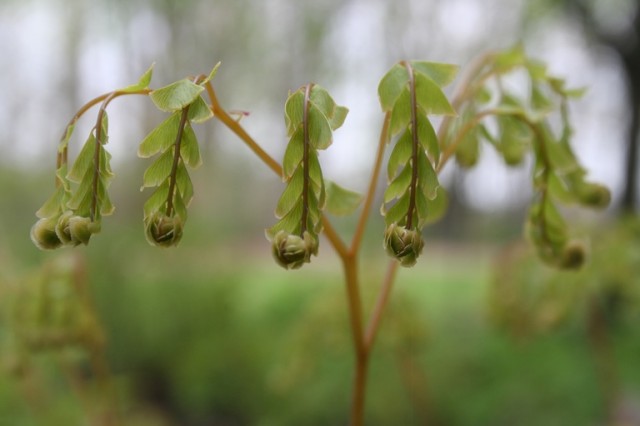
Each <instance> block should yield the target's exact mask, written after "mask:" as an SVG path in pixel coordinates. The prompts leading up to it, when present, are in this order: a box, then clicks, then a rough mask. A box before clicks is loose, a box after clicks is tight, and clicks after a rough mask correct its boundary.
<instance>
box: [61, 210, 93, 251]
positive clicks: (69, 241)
mask: <svg viewBox="0 0 640 426" xmlns="http://www.w3.org/2000/svg"><path fill="white" fill-rule="evenodd" d="M98 232H100V225H99V224H98V223H97V222H92V221H91V219H90V218H88V217H82V216H77V215H74V214H73V212H72V211H70V210H69V211H66V212H65V213H64V214H63V215H62V216H60V218H59V219H58V223H57V225H56V235H57V236H58V238H59V239H60V241H62V243H63V244H65V245H72V246H77V245H79V244H84V245H87V244H88V243H89V239H90V238H91V235H92V234H97V233H98Z"/></svg>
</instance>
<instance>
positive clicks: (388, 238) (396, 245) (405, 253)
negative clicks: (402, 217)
mask: <svg viewBox="0 0 640 426" xmlns="http://www.w3.org/2000/svg"><path fill="white" fill-rule="evenodd" d="M423 246H424V242H423V241H422V235H421V234H420V232H419V231H418V230H415V229H406V228H405V227H403V226H398V225H397V224H395V223H392V224H391V225H389V226H388V227H387V230H386V231H385V233H384V248H385V250H386V251H387V253H388V254H389V256H392V257H395V258H396V259H398V260H399V261H400V264H401V265H402V266H407V267H409V266H413V265H415V264H416V261H417V259H418V256H420V253H421V252H422V247H423Z"/></svg>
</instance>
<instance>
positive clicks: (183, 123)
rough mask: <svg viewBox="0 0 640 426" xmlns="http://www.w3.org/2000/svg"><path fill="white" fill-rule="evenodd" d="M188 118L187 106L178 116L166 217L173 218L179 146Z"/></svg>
mask: <svg viewBox="0 0 640 426" xmlns="http://www.w3.org/2000/svg"><path fill="white" fill-rule="evenodd" d="M188 116H189V105H187V106H186V107H184V108H183V109H182V114H181V115H180V124H179V125H178V134H177V135H176V141H175V142H174V144H173V146H174V148H173V149H174V151H173V164H172V165H171V174H170V175H169V193H168V195H167V216H168V217H171V216H173V195H174V193H175V191H176V180H177V174H178V164H180V145H181V144H182V136H183V134H184V127H185V126H186V125H187V118H188Z"/></svg>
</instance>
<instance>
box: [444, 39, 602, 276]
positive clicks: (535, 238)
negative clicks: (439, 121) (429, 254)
mask: <svg viewBox="0 0 640 426" xmlns="http://www.w3.org/2000/svg"><path fill="white" fill-rule="evenodd" d="M475 71H476V72H474V73H473V75H472V76H471V77H470V80H469V81H468V82H467V85H466V91H464V92H463V94H462V95H461V96H459V97H458V98H457V100H456V101H457V104H458V110H459V114H460V117H461V118H462V120H459V121H458V122H453V123H452V124H451V125H450V126H449V128H448V129H447V133H446V134H445V139H444V140H443V141H441V144H442V145H443V147H444V148H443V149H444V150H446V151H448V152H454V153H455V156H456V160H457V162H458V164H459V165H460V166H462V167H471V166H474V165H475V164H476V163H477V161H478V157H479V153H480V149H479V148H480V142H481V141H483V140H484V141H486V142H488V143H489V144H491V145H492V146H493V147H494V148H495V149H496V151H497V152H498V153H499V154H500V155H501V156H502V158H503V159H504V161H505V163H506V164H507V165H509V166H515V165H520V164H522V163H523V162H524V160H525V158H526V157H527V154H528V153H531V154H532V155H533V157H534V167H533V173H532V184H533V188H534V190H535V192H536V194H535V198H534V200H533V203H532V205H531V207H530V209H529V214H528V219H527V223H526V227H525V229H526V234H527V236H528V238H529V239H530V240H531V242H532V243H533V244H534V245H535V246H536V248H537V251H538V254H539V255H540V258H541V259H543V260H544V261H545V262H547V263H549V264H553V265H555V266H558V267H563V268H577V267H580V266H581V265H582V263H583V261H584V259H585V251H584V249H583V248H582V245H581V244H580V243H578V242H575V241H572V240H571V238H570V236H569V231H568V227H567V225H566V222H565V221H564V219H563V218H562V216H561V215H560V213H559V211H558V207H557V204H558V203H565V204H567V203H576V204H580V205H583V206H587V207H598V208H602V207H606V206H607V205H608V204H609V201H610V195H609V191H608V190H607V189H606V188H604V187H603V186H601V185H598V184H594V183H591V182H588V181H586V179H585V178H586V171H585V170H584V168H582V166H580V164H579V163H578V160H577V158H576V156H575V155H574V153H573V151H572V149H571V146H570V143H569V140H570V137H571V134H572V130H571V126H570V122H569V114H568V102H569V100H570V99H572V98H576V97H579V96H580V95H581V94H582V93H583V90H581V89H578V90H573V89H566V87H565V82H564V80H562V79H559V78H557V77H554V76H551V75H549V74H548V73H547V70H546V67H545V65H544V64H541V63H540V62H538V61H535V60H532V59H530V58H528V57H527V56H526V54H525V53H524V51H523V50H522V48H521V47H520V46H517V47H515V48H513V49H510V50H506V51H504V52H500V53H496V54H492V55H488V56H487V57H486V58H485V61H484V62H483V63H482V64H481V66H480V67H479V68H478V69H477V70H475ZM516 72H520V73H521V74H522V75H525V76H526V77H527V78H528V80H529V86H530V93H529V96H528V98H522V97H519V96H517V95H516V94H515V93H512V92H510V91H509V90H508V89H507V88H506V85H505V84H503V80H504V79H505V78H508V76H509V75H511V74H513V73H516ZM490 120H494V122H493V124H497V126H493V127H494V128H496V129H497V131H496V133H495V134H493V133H492V132H491V131H490V130H489V124H490ZM555 122H559V123H560V129H559V131H558V132H554V131H553V130H552V129H553V125H552V123H555Z"/></svg>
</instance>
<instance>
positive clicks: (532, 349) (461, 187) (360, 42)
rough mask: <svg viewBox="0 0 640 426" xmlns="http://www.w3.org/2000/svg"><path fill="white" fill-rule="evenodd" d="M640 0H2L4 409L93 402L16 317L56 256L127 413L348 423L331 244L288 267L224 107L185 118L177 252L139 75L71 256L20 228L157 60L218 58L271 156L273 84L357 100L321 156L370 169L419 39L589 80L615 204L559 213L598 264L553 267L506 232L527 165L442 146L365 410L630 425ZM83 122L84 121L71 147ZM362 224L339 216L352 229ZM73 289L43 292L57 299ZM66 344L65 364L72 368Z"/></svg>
mask: <svg viewBox="0 0 640 426" xmlns="http://www.w3.org/2000/svg"><path fill="white" fill-rule="evenodd" d="M639 8H640V6H639V4H638V2H636V1H634V0H555V1H552V0H549V1H547V0H539V1H525V0H486V1H482V2H478V1H475V0H394V1H388V0H341V1H338V0H322V1H315V2H306V1H293V0H265V1H256V0H235V1H230V0H229V1H223V0H218V1H216V0H214V1H204V0H183V1H180V2H174V1H170V0H155V1H154V0H148V1H141V0H134V1H131V0H127V1H124V0H110V1H106V0H105V1H99V0H92V1H84V0H46V1H45V0H21V1H15V0H2V1H0V51H1V52H2V54H3V60H2V61H1V62H0V85H1V86H0V89H1V93H2V98H1V101H0V149H1V150H2V155H0V194H1V195H2V203H1V204H0V235H1V237H0V285H1V286H0V313H1V314H2V315H1V316H0V321H2V322H0V343H2V346H1V347H0V356H1V357H2V360H3V371H2V374H3V376H2V377H3V378H5V377H6V378H7V380H2V381H0V424H11V425H43V424H47V425H49V424H51V425H57V424H64V425H68V424H88V423H86V422H87V420H86V416H87V414H86V409H85V407H86V405H87V403H86V401H84V402H83V401H82V399H83V398H82V397H79V395H80V396H81V395H82V394H83V392H82V391H80V392H78V389H77V386H76V388H75V391H74V385H73V383H75V382H78V381H80V382H84V381H87V380H86V378H87V376H88V375H90V374H91V373H90V372H89V370H90V368H88V367H86V365H85V364H87V363H88V362H90V359H89V360H87V359H85V358H83V356H82V355H81V354H79V353H78V351H74V350H73V349H71V350H70V351H69V350H67V349H65V351H63V352H64V353H61V351H59V350H45V351H42V350H40V349H42V348H39V349H38V350H36V351H33V350H30V349H29V350H27V349H25V348H24V347H22V344H21V342H20V339H19V338H18V337H16V335H19V334H20V333H19V332H16V330H17V329H19V328H20V324H21V322H20V321H21V320H18V319H19V318H21V316H20V309H21V308H20V306H22V305H24V303H27V304H28V302H25V300H27V301H28V300H30V299H29V298H30V297H31V298H33V297H35V296H33V294H34V292H35V293H37V294H40V293H38V291H41V290H38V289H41V288H43V287H42V286H45V287H46V283H47V282H49V281H50V280H51V279H52V278H51V277H55V282H56V283H57V284H55V286H59V287H60V288H66V287H65V286H70V287H69V288H75V287H74V285H75V286H76V287H77V285H78V282H81V283H84V284H82V285H86V286H87V287H88V294H90V297H89V298H88V299H91V301H92V302H91V303H90V304H89V305H90V312H92V313H91V315H94V314H95V318H96V321H98V322H99V323H100V324H101V327H102V330H103V333H104V335H105V336H106V342H107V343H106V354H107V361H108V364H109V365H110V369H111V376H112V377H113V380H112V382H113V383H112V387H113V388H115V389H116V391H117V392H116V394H117V397H116V399H117V405H118V407H119V410H120V411H121V412H123V413H125V414H126V416H125V417H126V422H125V424H131V425H147V424H149V425H165V424H166V425H245V424H252V425H254V424H259V425H285V424H292V425H294V424H296V425H297V424H305V425H306V424H309V425H312V424H318V425H326V424H345V423H346V419H347V413H348V406H349V394H350V387H351V371H352V354H351V347H350V340H349V330H348V328H347V316H346V315H347V314H346V303H345V301H344V289H343V287H342V281H341V275H340V273H341V270H340V267H339V263H338V260H337V258H336V256H335V255H334V254H333V253H332V252H331V250H330V249H329V248H328V247H327V245H326V244H324V245H323V246H322V247H321V251H320V256H319V258H318V259H314V261H313V263H312V264H311V265H309V266H308V267H305V268H304V270H302V271H296V272H294V273H285V271H284V270H281V268H279V267H277V266H276V265H275V264H274V262H273V261H272V259H271V254H270V246H269V242H268V241H267V240H266V239H265V238H264V229H265V228H267V227H269V226H271V225H272V224H273V223H274V217H273V209H274V207H275V204H276V202H277V196H276V194H279V193H280V191H281V189H282V183H281V182H280V180H279V179H278V178H277V177H275V176H273V175H272V174H271V173H270V171H269V170H268V169H267V168H266V167H264V166H263V165H262V164H261V163H260V162H259V161H258V160H257V159H256V158H254V157H253V155H252V154H251V153H250V152H249V151H248V150H247V149H246V148H245V147H244V146H243V145H242V144H241V143H240V142H239V140H237V139H236V138H235V137H234V136H233V135H232V134H231V133H230V132H229V131H227V130H226V129H224V128H223V127H222V126H221V125H220V124H219V123H216V122H213V121H212V122H208V123H207V124H205V125H202V126H199V127H198V128H197V132H198V134H199V139H200V141H201V144H202V150H203V152H204V165H203V167H201V168H200V169H198V170H197V171H194V173H193V175H192V178H193V180H194V185H195V191H196V195H195V198H194V201H193V203H192V204H191V208H190V217H189V222H188V223H187V227H186V229H185V235H184V238H183V240H182V242H181V246H180V248H179V249H171V250H158V249H156V248H153V247H150V246H149V245H148V244H147V243H146V241H145V239H144V234H143V229H142V205H143V203H144V200H145V199H146V197H147V194H140V192H139V190H138V189H139V187H140V186H141V184H142V178H141V176H142V173H143V171H144V169H145V167H146V166H147V163H146V162H145V161H143V160H139V159H137V158H136V156H135V153H136V149H137V145H138V143H139V141H140V140H142V138H143V137H144V136H145V134H146V133H147V132H148V131H149V130H150V129H152V128H153V127H154V126H155V125H157V124H158V123H159V122H160V121H161V120H162V119H163V115H162V114H161V113H159V112H157V111H155V110H154V108H153V105H152V104H151V102H149V100H148V99H144V98H134V97H131V98H126V99H118V100H117V101H115V102H114V103H113V104H111V106H110V109H109V113H110V124H111V125H110V130H111V135H110V144H109V149H110V152H112V154H113V156H114V158H113V163H112V165H113V168H114V171H115V173H116V179H115V180H114V183H113V185H112V190H111V194H112V199H113V201H114V204H115V205H116V213H115V215H114V216H113V217H108V218H105V221H104V224H103V230H102V233H101V235H99V236H97V237H95V238H94V239H93V240H92V241H91V245H90V246H88V247H86V248H85V247H82V248H79V249H76V250H74V252H73V253H70V252H69V251H62V252H55V253H49V252H46V253H45V252H40V251H38V250H37V249H36V248H35V247H34V246H33V245H32V244H31V242H30V240H29V237H28V235H29V229H30V227H31V225H32V224H33V223H34V222H35V220H36V218H35V216H34V215H33V212H35V211H36V210H37V209H38V208H39V207H40V205H41V204H42V202H43V201H44V200H45V199H46V198H47V197H48V196H49V195H50V191H51V190H52V189H53V172H54V169H55V160H54V158H55V152H56V147H57V142H58V140H59V138H60V136H61V134H62V132H63V130H64V127H65V125H66V123H67V122H68V120H69V119H70V118H71V117H72V116H73V114H74V113H75V111H77V109H78V108H79V107H80V106H81V105H82V104H84V103H85V102H86V101H88V100H89V99H91V98H93V97H95V96H97V95H99V94H102V93H104V92H108V91H110V90H113V89H115V88H118V87H123V86H127V85H129V84H132V83H134V82H136V81H137V79H138V77H139V76H140V75H141V74H142V73H143V72H144V71H145V70H146V69H147V68H148V67H149V65H150V64H152V63H155V68H154V77H153V81H152V87H154V88H158V87H161V86H163V85H165V84H168V83H170V82H172V81H175V80H178V79H180V78H183V77H185V76H188V75H194V74H200V73H205V74H206V73H208V72H209V70H210V69H211V68H212V67H213V65H215V64H216V63H217V62H218V61H221V62H222V66H221V68H220V70H219V72H218V74H217V76H216V77H215V80H214V86H215V87H216V90H217V93H218V96H219V98H220V101H221V103H222V105H223V107H225V108H227V109H229V110H240V111H246V112H248V113H249V115H248V116H247V117H245V118H243V120H242V124H243V126H244V127H245V128H246V130H247V131H248V132H249V134H251V135H252V136H254V138H255V139H256V140H258V141H259V142H260V143H261V144H262V145H263V146H264V148H265V149H266V150H267V151H268V152H269V153H270V154H271V155H273V156H274V157H275V158H281V156H282V154H283V152H284V147H285V141H286V135H285V128H284V120H283V105H284V101H285V100H286V98H287V94H288V92H289V91H293V90H296V89H297V88H298V87H300V86H301V85H303V84H305V83H307V82H310V81H313V82H317V83H318V84H321V85H322V86H324V87H325V88H327V89H328V90H329V92H330V93H331V94H332V95H333V97H334V99H335V100H336V101H337V102H338V103H339V104H341V105H345V106H347V107H349V109H350V113H349V116H348V117H347V121H346V122H345V125H344V126H343V127H342V128H341V129H340V130H338V131H337V132H336V134H335V141H334V145H333V146H332V148H331V150H329V151H328V152H327V153H326V154H325V153H323V157H322V162H323V166H324V167H325V174H326V175H327V177H328V178H330V179H333V180H335V181H337V182H339V183H340V184H342V185H343V186H346V187H348V188H350V189H354V190H358V191H363V190H364V189H365V187H366V184H367V179H368V177H369V173H370V167H371V164H372V161H373V157H374V149H375V146H376V144H377V138H378V133H379V131H380V126H381V124H382V113H381V112H380V109H379V104H378V99H377V93H376V89H377V84H378V81H379V79H380V78H381V76H382V75H384V73H385V72H386V70H387V69H389V68H390V67H391V66H392V65H393V64H394V63H395V62H397V61H398V60H402V59H421V60H430V61H439V62H450V63H455V64H459V65H460V66H461V67H462V71H463V72H464V68H465V66H466V65H468V64H469V63H470V62H471V61H472V60H473V58H474V57H475V56H476V55H477V54H479V53H481V52H484V51H487V50H492V49H501V48H508V47H511V46H513V45H515V44H517V43H522V44H523V45H524V47H525V49H526V51H527V53H528V54H529V55H530V56H532V57H534V58H538V59H541V60H543V61H545V62H547V64H548V66H549V68H550V70H551V72H552V73H554V74H556V75H559V76H561V77H563V78H566V80H567V82H568V84H569V85H570V86H572V87H582V86H585V87H588V92H587V94H586V95H585V96H584V97H583V98H582V99H580V100H578V101H576V102H575V103H574V104H573V105H572V109H571V114H572V116H573V120H574V124H575V134H574V140H573V146H574V148H575V150H576V153H577V154H578V156H579V158H580V160H581V161H582V163H583V165H584V166H585V167H586V168H587V169H588V170H589V172H590V176H591V178H592V180H595V181H598V182H601V183H604V184H606V185H607V186H608V187H609V188H610V189H611V191H612V194H613V203H612V206H611V207H610V208H609V209H608V210H607V211H606V212H598V213H585V212H582V211H580V212H578V211H573V210H571V211H569V212H568V214H569V215H570V217H571V222H572V224H573V225H574V226H575V227H576V228H577V229H578V232H580V233H581V234H583V235H592V243H591V262H590V264H589V266H587V267H586V268H584V269H583V270H582V271H580V272H573V273H557V272H555V271H553V270H549V269H547V268H545V267H543V266H541V265H540V264H539V263H538V262H537V261H535V259H532V256H531V254H530V253H529V251H528V249H527V248H526V245H525V246H522V245H521V244H520V243H519V242H518V241H519V240H520V239H521V234H522V222H523V218H524V214H525V211H526V207H527V202H528V200H529V198H530V195H531V193H530V190H529V189H528V186H529V183H528V182H529V179H530V177H529V175H530V171H529V170H527V169H526V168H525V169H517V170H516V169H508V168H506V167H504V166H503V164H502V163H501V161H500V160H499V158H498V156H497V155H496V154H495V153H494V152H493V151H492V149H491V148H487V149H484V150H483V156H482V160H481V162H480V164H479V165H478V166H477V167H476V168H475V169H473V170H471V171H469V172H464V173H462V172H461V171H460V170H458V169H456V168H455V167H453V165H452V166H451V167H449V166H448V168H446V169H445V170H444V173H443V176H442V180H443V182H444V184H445V185H446V186H447V189H448V190H449V192H450V194H451V195H452V204H451V206H450V210H449V212H448V214H447V216H446V217H445V218H444V220H443V221H442V222H441V223H439V224H438V225H436V226H434V227H431V228H429V229H427V231H426V234H425V239H426V247H425V251H424V253H423V256H422V258H421V262H420V263H419V265H418V266H416V267H415V268H413V269H411V270H406V271H405V270H403V271H401V273H400V274H399V277H398V285H397V286H396V289H395V293H394V295H393V301H392V303H391V306H390V308H389V312H388V314H389V315H388V317H387V318H385V322H384V323H383V326H382V330H381V334H380V338H379V343H378V347H376V350H375V351H374V359H373V364H372V366H371V367H372V371H371V380H370V383H369V390H368V395H367V398H368V400H367V419H368V424H372V425H388V424H406V425H422V424H441V425H467V424H468V425H476V424H495V425H515V424H518V425H540V424H545V425H553V424H557V425H567V424H585V425H587V424H593V425H596V424H640V415H639V414H638V412H639V411H640V366H639V365H638V363H637V359H638V355H639V354H640V331H638V330H640V328H639V327H638V324H639V321H640V312H639V311H640V290H639V289H638V287H640V228H639V226H638V222H637V221H636V220H635V219H634V217H635V214H636V212H637V205H638V201H637V199H638V189H637V186H638V180H639V179H638V176H637V169H638V166H637V160H638V154H637V136H638V132H639V128H640V125H639V120H640V112H639V110H638V108H639V107H640V12H639ZM454 85H455V84H454ZM93 121H94V118H93V115H92V114H88V116H87V119H86V120H81V121H80V122H79V124H78V127H77V129H76V132H75V135H76V136H77V138H75V137H74V139H73V140H72V143H71V148H70V149H71V151H72V155H73V153H74V152H77V149H78V147H79V146H81V143H82V142H83V141H84V139H83V138H84V137H85V136H86V135H87V134H88V132H89V130H90V128H91V126H92V124H93ZM353 222H354V221H353V220H352V219H349V218H347V219H341V220H337V221H336V226H337V227H338V229H339V230H341V231H344V233H345V235H346V236H347V237H348V236H349V235H350V232H351V230H352V227H353ZM382 229H383V224H382V220H381V219H380V218H378V217H374V218H373V219H372V221H371V226H370V230H371V232H370V233H369V234H368V235H367V237H366V240H365V241H366V243H367V244H366V247H365V250H364V253H363V261H364V263H365V264H366V265H369V266H367V267H366V271H364V272H363V274H364V276H363V283H364V285H365V288H364V292H365V297H366V298H367V300H368V301H370V302H371V299H372V297H374V296H375V291H376V289H377V286H378V285H379V283H380V281H381V275H382V274H383V269H382V266H379V265H382V264H384V263H385V262H384V259H385V258H384V253H383V250H382V247H381V238H380V237H381V234H382ZM69 265H71V266H69ZM461 265H462V266H461ZM78 271H82V273H79V272H78ZM43 283H44V284H43ZM74 283H75V284H74ZM52 286H53V285H52ZM50 287H51V286H50ZM34 288H35V290H34ZM69 291H70V290H69ZM69 294H70V293H69V292H64V291H59V292H57V293H55V294H53V295H51V294H48V295H46V297H53V298H54V299H55V300H57V301H58V302H60V301H63V302H65V303H66V302H67V301H68V297H69ZM38 297H44V296H42V295H41V294H40V296H38ZM83 303H84V302H83ZM21 304H22V305H21ZM16 306H18V308H16ZM83 306H84V305H83ZM16 312H18V314H16ZM16 318H18V319H16ZM89 358H90V357H89ZM69 363H70V364H71V365H72V367H71V368H72V369H78V368H80V371H79V372H78V371H76V372H75V373H74V374H71V375H69V370H68V369H67V370H65V368H64V366H65V365H67V366H68V364H69ZM78 366H79V367H78ZM65 371H66V373H65ZM74 371H75V370H74ZM78 376H79V377H78ZM70 377H71V379H70ZM74 377H75V379H74ZM76 385H77V383H76ZM34 388H35V389H39V391H38V392H35V391H34ZM34 393H35V394H36V395H34ZM96 398H97V397H96ZM97 399H100V398H97ZM89 405H90V406H92V405H95V404H89ZM614 419H616V420H614ZM614 421H617V422H618V423H614ZM623 421H626V422H627V423H623Z"/></svg>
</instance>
